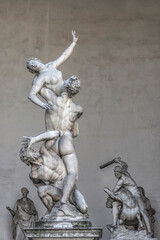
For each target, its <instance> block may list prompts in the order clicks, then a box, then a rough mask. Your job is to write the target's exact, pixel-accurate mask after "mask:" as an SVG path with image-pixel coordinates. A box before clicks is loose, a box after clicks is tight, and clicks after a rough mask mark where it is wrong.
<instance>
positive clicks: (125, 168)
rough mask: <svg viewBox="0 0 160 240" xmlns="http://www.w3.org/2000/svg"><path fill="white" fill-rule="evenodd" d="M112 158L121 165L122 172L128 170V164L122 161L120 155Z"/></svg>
mask: <svg viewBox="0 0 160 240" xmlns="http://www.w3.org/2000/svg"><path fill="white" fill-rule="evenodd" d="M114 160H115V163H118V164H120V165H121V166H122V171H123V172H126V171H127V170H128V164H127V163H125V162H123V161H122V160H121V158H120V157H117V158H115V159H114Z"/></svg>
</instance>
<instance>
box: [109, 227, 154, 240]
mask: <svg viewBox="0 0 160 240" xmlns="http://www.w3.org/2000/svg"><path fill="white" fill-rule="evenodd" d="M110 240H157V238H150V237H148V236H147V234H146V231H145V230H144V231H134V230H127V229H126V228H125V227H124V226H119V227H118V228H117V229H116V230H114V231H113V232H111V239H110Z"/></svg>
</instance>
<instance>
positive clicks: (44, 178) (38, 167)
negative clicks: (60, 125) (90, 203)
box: [20, 131, 88, 215]
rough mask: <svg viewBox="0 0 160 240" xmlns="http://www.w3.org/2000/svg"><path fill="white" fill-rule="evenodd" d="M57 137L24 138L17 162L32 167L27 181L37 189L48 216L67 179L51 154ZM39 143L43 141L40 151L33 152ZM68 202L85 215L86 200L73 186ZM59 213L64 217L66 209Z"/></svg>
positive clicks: (51, 133) (55, 133) (56, 133)
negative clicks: (29, 180)
mask: <svg viewBox="0 0 160 240" xmlns="http://www.w3.org/2000/svg"><path fill="white" fill-rule="evenodd" d="M58 137H59V131H48V132H45V133H42V134H40V135H38V136H36V137H24V138H23V141H22V148H21V150H20V158H21V160H22V161H23V162H24V163H26V164H27V165H29V166H31V172H30V178H31V180H32V182H33V184H34V185H35V186H36V187H37V188H38V195H39V197H40V199H41V200H42V202H43V204H44V205H45V206H46V208H47V209H48V211H49V212H51V210H52V208H53V207H54V204H55V203H56V202H58V201H59V200H61V198H62V195H63V187H64V180H65V177H66V176H67V171H66V167H65V165H64V162H63V160H62V159H61V158H60V157H59V156H58V155H57V154H56V153H55V152H54V151H53V146H54V144H55V142H56V140H57V139H58ZM40 141H44V143H43V144H42V146H41V148H40V151H39V152H38V151H35V150H33V149H32V148H31V146H32V145H33V144H35V143H37V142H40ZM68 201H69V202H70V203H71V204H73V205H74V206H75V207H76V208H77V209H78V210H79V211H80V212H81V213H83V214H84V213H86V212H87V209H88V207H87V204H86V202H85V199H84V197H83V195H82V194H81V193H80V191H78V189H77V188H76V185H74V187H73V189H72V192H71V194H70V197H69V199H68ZM61 211H63V213H64V214H66V212H65V209H61ZM66 211H67V210H66ZM70 214H71V212H70V211H69V210H68V211H67V215H70Z"/></svg>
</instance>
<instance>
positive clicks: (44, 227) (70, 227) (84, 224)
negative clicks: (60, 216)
mask: <svg viewBox="0 0 160 240" xmlns="http://www.w3.org/2000/svg"><path fill="white" fill-rule="evenodd" d="M24 232H25V235H26V237H28V239H29V240H99V238H101V237H102V229H101V228H99V227H92V226H91V222H90V221H38V222H36V227H35V228H28V229H24Z"/></svg>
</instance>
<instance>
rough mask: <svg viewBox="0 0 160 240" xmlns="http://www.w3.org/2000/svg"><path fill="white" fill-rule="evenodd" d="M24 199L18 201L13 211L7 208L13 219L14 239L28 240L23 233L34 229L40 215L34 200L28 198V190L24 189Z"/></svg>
mask: <svg viewBox="0 0 160 240" xmlns="http://www.w3.org/2000/svg"><path fill="white" fill-rule="evenodd" d="M21 192H22V198H21V199H18V200H17V202H16V203H15V205H14V208H13V210H12V209H11V208H10V207H6V208H7V210H9V211H10V213H11V215H12V217H13V239H14V240H27V239H28V238H26V237H25V235H24V233H23V228H29V227H34V223H35V221H36V220H37V217H38V214H37V211H36V209H35V206H34V203H33V201H32V200H30V199H29V198H27V195H28V193H29V191H28V189H27V188H25V187H23V188H22V189H21Z"/></svg>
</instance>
